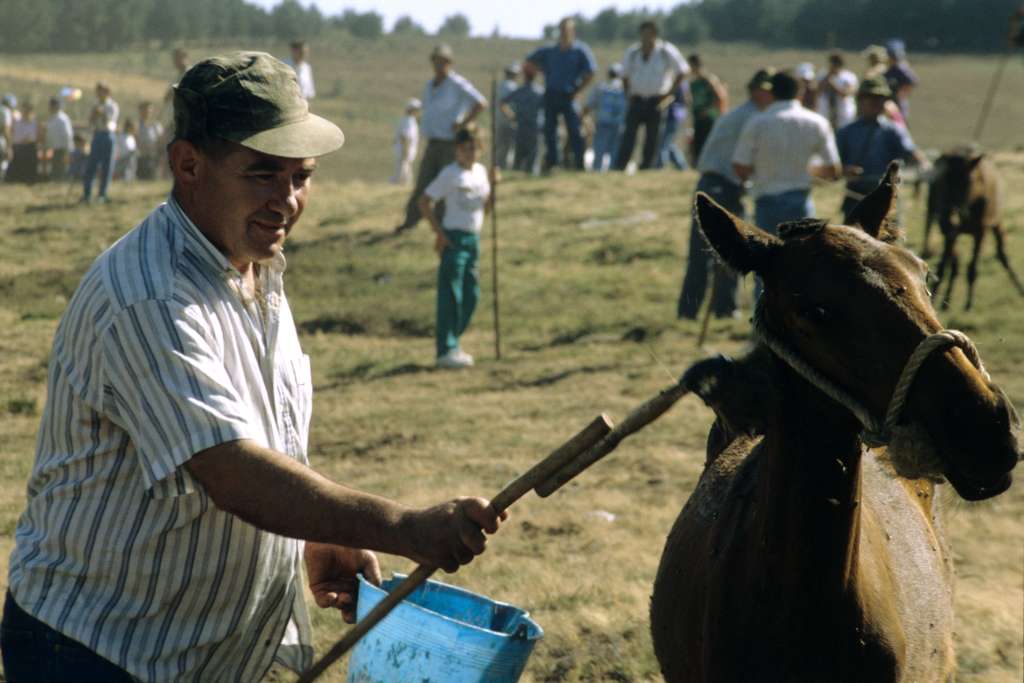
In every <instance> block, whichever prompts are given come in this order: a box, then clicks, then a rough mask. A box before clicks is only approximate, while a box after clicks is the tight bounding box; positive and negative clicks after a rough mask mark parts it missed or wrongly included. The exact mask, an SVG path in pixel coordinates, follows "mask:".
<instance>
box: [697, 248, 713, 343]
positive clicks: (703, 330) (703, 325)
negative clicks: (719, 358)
mask: <svg viewBox="0 0 1024 683" xmlns="http://www.w3.org/2000/svg"><path fill="white" fill-rule="evenodd" d="M710 267H711V294H710V295H709V296H708V303H707V305H706V306H705V307H704V318H703V319H702V320H701V322H700V334H699V335H698V336H697V348H698V349H699V348H702V347H703V346H704V342H705V341H707V338H708V326H709V325H710V324H711V307H712V306H714V305H715V296H716V294H717V292H718V267H717V265H716V264H714V263H712V264H710Z"/></svg>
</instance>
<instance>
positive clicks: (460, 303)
mask: <svg viewBox="0 0 1024 683" xmlns="http://www.w3.org/2000/svg"><path fill="white" fill-rule="evenodd" d="M444 236H445V237H447V238H448V242H449V245H448V246H447V247H446V248H445V250H444V252H443V253H442V254H441V265H440V267H439V268H438V269H437V325H436V328H437V329H436V330H435V332H436V336H437V357H438V358H440V357H441V356H443V355H445V354H446V353H448V352H449V351H451V350H452V349H457V348H459V337H461V336H462V333H463V332H465V331H466V328H467V327H469V321H470V320H472V319H473V311H475V310H476V303H477V301H479V300H480V276H479V273H478V270H477V260H478V259H479V257H480V237H479V236H478V235H476V234H475V233H471V232H465V231H463V230H445V231H444Z"/></svg>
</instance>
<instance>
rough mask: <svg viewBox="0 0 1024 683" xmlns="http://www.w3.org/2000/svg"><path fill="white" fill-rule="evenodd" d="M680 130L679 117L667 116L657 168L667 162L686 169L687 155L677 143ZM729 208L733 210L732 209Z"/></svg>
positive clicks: (662, 166) (656, 163)
mask: <svg viewBox="0 0 1024 683" xmlns="http://www.w3.org/2000/svg"><path fill="white" fill-rule="evenodd" d="M678 131H679V119H677V118H676V117H674V116H666V117H665V130H664V132H662V134H661V149H660V150H659V152H658V160H657V161H656V162H655V166H656V167H657V168H664V166H665V164H672V165H673V166H674V167H675V168H676V169H678V170H680V171H682V170H685V169H686V156H685V155H684V154H683V150H681V149H679V146H678V145H676V133H677V132H678ZM694 163H696V162H694ZM719 204H721V202H719ZM729 210H730V211H732V209H729Z"/></svg>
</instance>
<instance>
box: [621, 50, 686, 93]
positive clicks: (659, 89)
mask: <svg viewBox="0 0 1024 683" xmlns="http://www.w3.org/2000/svg"><path fill="white" fill-rule="evenodd" d="M622 67H623V69H624V70H625V77H626V78H627V79H628V80H629V94H630V96H631V97H632V96H637V97H656V96H658V95H664V94H666V93H667V92H668V91H669V90H671V89H672V82H673V81H675V79H676V77H677V76H679V75H680V74H682V75H684V76H685V75H686V74H688V73H690V65H689V64H687V63H686V60H685V59H683V55H682V54H680V52H679V50H678V48H676V46H675V45H673V44H672V43H669V42H667V41H664V40H660V39H659V40H658V41H656V42H655V43H654V47H653V48H652V49H651V54H649V55H648V56H647V59H646V60H645V59H644V51H643V48H642V47H641V45H640V43H636V44H635V45H633V46H631V47H630V48H629V49H628V50H626V55H625V56H624V57H623V58H622Z"/></svg>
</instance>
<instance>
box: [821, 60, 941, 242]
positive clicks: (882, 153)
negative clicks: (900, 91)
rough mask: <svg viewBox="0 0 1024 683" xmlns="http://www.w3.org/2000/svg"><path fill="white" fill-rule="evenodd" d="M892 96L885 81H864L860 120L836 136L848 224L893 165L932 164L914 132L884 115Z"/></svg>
mask: <svg viewBox="0 0 1024 683" xmlns="http://www.w3.org/2000/svg"><path fill="white" fill-rule="evenodd" d="M890 94H891V91H890V89H889V86H888V85H887V84H886V83H885V82H884V81H883V80H881V79H877V78H866V79H864V81H863V82H862V83H861V85H860V89H859V90H858V91H857V114H858V117H857V120H856V121H854V122H853V123H850V124H847V125H846V126H843V127H842V128H840V129H839V131H838V132H837V133H836V147H837V148H838V149H839V158H840V159H841V160H842V163H843V175H845V176H846V179H847V180H846V196H845V197H844V198H843V207H842V212H843V222H844V223H846V222H849V216H850V212H851V211H853V208H854V207H855V206H857V204H858V203H859V202H860V200H861V199H863V198H864V197H865V196H866V195H867V194H868V193H869V192H871V191H872V190H873V189H874V188H875V187H876V186H877V185H878V183H879V182H880V181H881V179H882V176H884V175H885V169H886V168H887V167H888V166H889V162H891V161H893V160H895V159H902V160H904V161H909V160H911V159H913V160H915V161H917V163H919V164H921V165H927V163H928V162H927V160H926V159H925V158H924V156H923V155H922V154H921V153H920V152H919V151H918V150H917V148H916V147H915V146H914V141H913V140H912V139H911V138H910V132H909V131H907V129H906V128H905V127H904V126H901V125H899V124H897V123H893V122H892V120H890V119H889V118H888V117H886V116H885V115H884V110H885V101H886V100H887V99H889V97H890Z"/></svg>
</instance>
